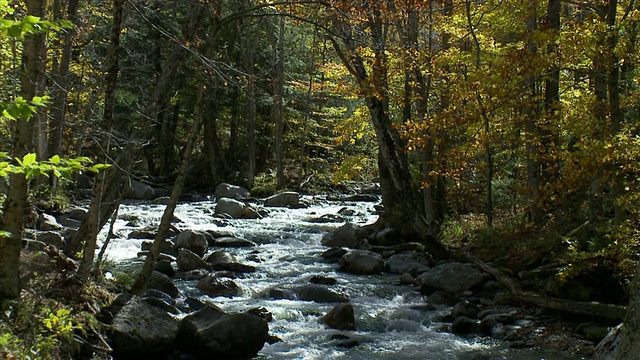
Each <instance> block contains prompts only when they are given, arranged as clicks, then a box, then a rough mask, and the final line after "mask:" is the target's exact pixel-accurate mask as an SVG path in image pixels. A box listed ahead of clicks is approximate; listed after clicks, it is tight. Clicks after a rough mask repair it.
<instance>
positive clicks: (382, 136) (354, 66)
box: [329, 2, 448, 258]
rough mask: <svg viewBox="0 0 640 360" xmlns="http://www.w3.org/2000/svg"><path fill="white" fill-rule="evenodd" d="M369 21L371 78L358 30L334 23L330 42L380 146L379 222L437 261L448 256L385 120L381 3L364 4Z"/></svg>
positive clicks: (384, 29) (401, 148)
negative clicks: (381, 207) (422, 207)
mask: <svg viewBox="0 0 640 360" xmlns="http://www.w3.org/2000/svg"><path fill="white" fill-rule="evenodd" d="M362 7H363V9H362V10H363V11H364V12H365V14H366V16H367V22H366V27H367V28H368V30H369V31H370V37H371V38H370V42H369V49H370V50H371V51H372V53H373V56H374V60H373V64H372V65H371V72H370V73H369V70H368V66H367V65H366V64H365V60H364V58H363V56H362V55H361V53H360V51H361V50H360V48H361V46H362V44H361V41H362V40H361V39H358V38H355V36H359V30H358V29H354V25H352V24H350V23H349V22H348V21H347V20H342V21H340V20H339V19H335V20H336V21H335V22H334V25H333V26H334V32H335V33H337V34H339V37H338V38H335V37H332V38H330V39H329V40H331V41H332V43H333V45H334V48H335V50H336V52H337V54H338V56H339V57H340V59H341V60H342V62H343V63H344V65H345V66H346V67H347V69H348V70H349V71H350V72H351V74H352V75H353V76H354V77H355V79H356V82H357V85H358V87H359V89H360V92H361V94H363V97H364V101H365V104H366V106H367V108H368V110H369V114H370V117H371V123H372V125H373V128H374V130H375V133H376V140H377V143H378V169H379V175H380V186H381V190H382V202H383V204H384V207H385V210H384V214H383V215H382V216H381V221H382V222H384V223H385V224H387V225H389V226H394V227H397V228H399V229H400V230H401V231H403V232H405V233H411V234H412V235H414V236H417V237H419V238H420V239H421V240H422V241H424V242H425V245H426V246H427V248H428V251H430V252H431V253H432V255H433V256H434V257H436V258H443V257H447V256H448V252H447V250H446V249H445V248H444V246H442V244H441V243H440V242H439V241H438V240H437V238H436V237H437V233H436V232H435V231H434V228H433V227H431V226H429V225H428V224H427V223H426V221H425V219H424V217H423V216H422V215H421V214H420V212H419V211H416V210H415V209H417V208H418V206H417V202H416V201H415V196H414V191H413V187H412V181H411V173H410V171H409V165H408V163H407V161H406V157H405V155H404V152H405V149H404V146H403V144H402V141H400V137H399V135H398V132H397V129H396V128H395V127H394V126H393V124H392V121H391V118H390V117H389V97H388V83H387V67H388V62H387V55H386V48H385V47H386V36H387V26H388V25H389V23H388V19H385V18H384V17H383V16H384V15H385V13H384V12H383V11H381V9H380V4H379V3H377V2H367V3H363V5H362Z"/></svg>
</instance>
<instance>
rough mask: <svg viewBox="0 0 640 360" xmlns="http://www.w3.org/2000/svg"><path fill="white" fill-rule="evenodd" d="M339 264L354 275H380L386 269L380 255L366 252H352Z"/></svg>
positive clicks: (343, 257)
mask: <svg viewBox="0 0 640 360" xmlns="http://www.w3.org/2000/svg"><path fill="white" fill-rule="evenodd" d="M338 262H339V264H340V267H341V268H342V269H344V270H345V271H346V272H349V273H353V274H379V273H381V272H382V268H383V267H384V260H382V256H381V255H380V254H378V253H374V252H371V251H366V250H351V251H349V252H347V253H346V254H344V255H342V257H341V258H340V260H339V261H338Z"/></svg>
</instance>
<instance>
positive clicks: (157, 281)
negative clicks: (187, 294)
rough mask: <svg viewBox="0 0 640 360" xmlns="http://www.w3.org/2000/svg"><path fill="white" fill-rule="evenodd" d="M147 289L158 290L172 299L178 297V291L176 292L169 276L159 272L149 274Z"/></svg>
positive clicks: (176, 289)
mask: <svg viewBox="0 0 640 360" xmlns="http://www.w3.org/2000/svg"><path fill="white" fill-rule="evenodd" d="M147 287H148V288H149V289H156V290H160V291H162V292H164V293H165V294H167V295H169V296H171V297H172V298H177V297H178V296H179V295H180V290H178V288H177V287H176V285H175V284H174V283H173V281H171V279H170V278H169V276H167V275H166V274H163V273H161V272H159V271H154V272H152V273H151V277H150V278H149V282H148V284H147Z"/></svg>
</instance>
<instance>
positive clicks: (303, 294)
mask: <svg viewBox="0 0 640 360" xmlns="http://www.w3.org/2000/svg"><path fill="white" fill-rule="evenodd" d="M296 291H297V293H298V297H299V298H300V300H304V301H314V302H317V303H333V302H348V301H349V298H348V297H347V296H346V295H344V294H341V293H339V292H336V291H334V290H331V289H329V288H327V287H324V286H319V285H304V286H301V287H300V288H298V289H296Z"/></svg>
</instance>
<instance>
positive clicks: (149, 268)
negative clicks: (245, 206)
mask: <svg viewBox="0 0 640 360" xmlns="http://www.w3.org/2000/svg"><path fill="white" fill-rule="evenodd" d="M205 93H206V86H205V85H204V84H201V85H200V90H199V91H198V99H197V101H196V106H195V110H194V121H193V124H191V129H190V131H189V137H188V138H187V143H186V145H185V147H184V151H183V154H182V161H181V163H180V169H179V170H178V175H177V178H176V181H175V183H174V184H173V189H172V190H171V196H170V197H169V203H168V204H167V207H166V208H165V209H164V213H163V214H162V219H161V220H160V226H159V227H158V233H157V234H156V237H155V239H154V241H153V245H151V249H150V251H149V255H148V256H147V258H146V259H145V261H144V264H143V265H142V270H140V273H139V274H138V277H137V278H136V282H135V283H134V284H133V286H132V288H131V293H133V294H141V293H142V292H143V291H144V290H145V289H146V286H147V282H148V280H149V278H150V277H151V274H152V272H153V266H154V265H155V263H156V260H157V259H158V256H159V255H160V250H161V249H162V247H163V245H164V243H165V242H166V240H167V237H168V235H169V230H170V228H171V220H172V219H173V213H174V211H175V209H176V205H177V203H178V200H179V199H180V195H181V194H182V189H183V187H184V183H185V180H186V178H187V173H188V171H189V166H190V164H191V153H192V150H193V145H194V143H195V140H196V138H197V136H198V133H199V132H200V124H201V123H202V118H203V108H204V106H205V105H204V103H205V101H206V100H205Z"/></svg>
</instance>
